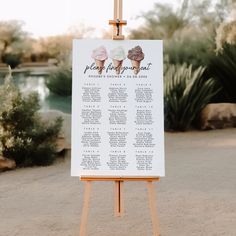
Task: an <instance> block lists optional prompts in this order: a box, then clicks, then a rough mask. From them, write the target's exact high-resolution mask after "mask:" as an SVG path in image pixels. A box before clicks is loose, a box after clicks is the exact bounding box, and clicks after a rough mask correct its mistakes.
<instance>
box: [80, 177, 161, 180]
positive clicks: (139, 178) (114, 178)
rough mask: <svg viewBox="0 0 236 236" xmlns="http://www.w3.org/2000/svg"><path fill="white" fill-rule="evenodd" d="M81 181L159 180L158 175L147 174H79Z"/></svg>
mask: <svg viewBox="0 0 236 236" xmlns="http://www.w3.org/2000/svg"><path fill="white" fill-rule="evenodd" d="M80 180H81V181H160V177H155V176H147V177H143V176H142V177H139V176H127V177H123V176H122V177H119V176H81V177H80Z"/></svg>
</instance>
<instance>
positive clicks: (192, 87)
mask: <svg viewBox="0 0 236 236" xmlns="http://www.w3.org/2000/svg"><path fill="white" fill-rule="evenodd" d="M204 70H205V69H204V68H203V67H199V68H198V69H196V70H193V69H192V66H191V65H190V66H187V65H186V64H183V65H168V66H167V69H166V72H165V81H164V82H165V88H164V89H165V90H164V104H165V129H166V130H178V131H184V130H187V129H189V128H191V127H192V126H193V123H194V122H195V121H196V119H197V118H198V116H199V113H200V111H201V110H202V109H203V108H204V107H205V106H206V105H207V104H208V103H209V102H210V100H211V98H212V97H213V96H214V95H215V94H216V93H218V91H219V88H217V89H216V87H217V86H216V82H215V81H214V80H213V79H211V78H210V79H208V80H206V79H204V78H203V72H204Z"/></svg>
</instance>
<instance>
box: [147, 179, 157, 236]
mask: <svg viewBox="0 0 236 236" xmlns="http://www.w3.org/2000/svg"><path fill="white" fill-rule="evenodd" d="M147 187H148V199H149V208H150V213H151V219H152V227H153V236H160V229H159V221H158V217H157V206H156V201H155V189H154V186H153V182H152V181H148V182H147Z"/></svg>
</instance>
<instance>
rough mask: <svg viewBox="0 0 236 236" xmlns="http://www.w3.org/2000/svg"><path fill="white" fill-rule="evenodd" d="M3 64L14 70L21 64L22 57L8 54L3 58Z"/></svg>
mask: <svg viewBox="0 0 236 236" xmlns="http://www.w3.org/2000/svg"><path fill="white" fill-rule="evenodd" d="M2 62H4V63H6V64H7V65H9V66H10V67H11V68H12V69H14V68H16V67H17V66H18V65H19V64H20V63H21V56H20V55H19V54H11V53H6V54H4V55H3V56H2Z"/></svg>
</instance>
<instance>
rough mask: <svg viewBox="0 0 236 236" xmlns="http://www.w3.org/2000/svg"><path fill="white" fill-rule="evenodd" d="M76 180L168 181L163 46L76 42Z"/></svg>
mask: <svg viewBox="0 0 236 236" xmlns="http://www.w3.org/2000/svg"><path fill="white" fill-rule="evenodd" d="M72 87H73V92H72V93H73V94H72V161H71V175H72V176H98V177H99V176H108V177H109V176H112V177H114V176H120V177H129V176H132V177H136V176H137V177H145V176H146V177H147V176H160V177H162V176H164V175H165V166H164V124H163V123H164V122H163V46H162V41H160V40H77V39H76V40H74V41H73V86H72Z"/></svg>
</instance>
